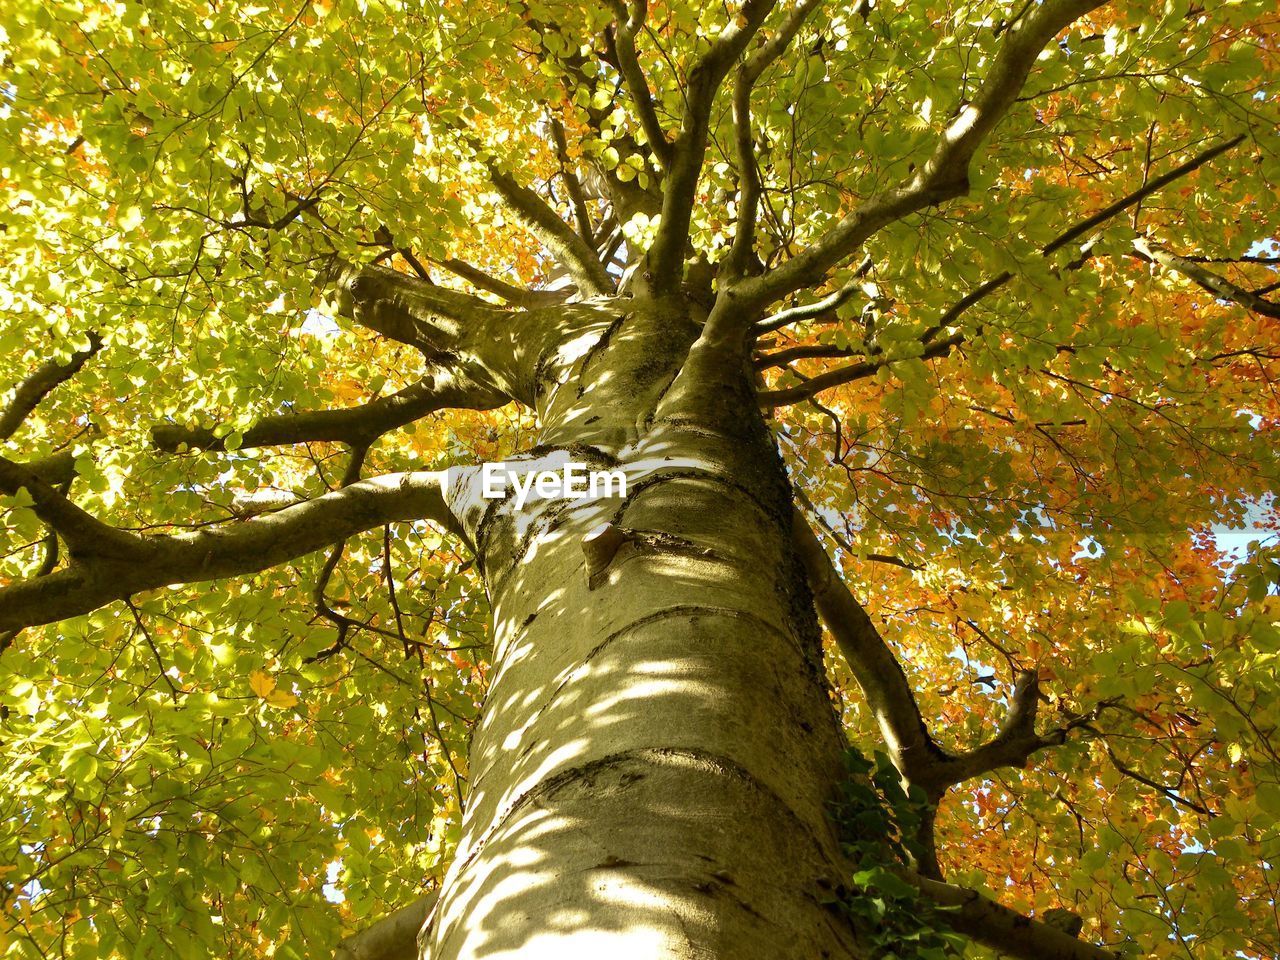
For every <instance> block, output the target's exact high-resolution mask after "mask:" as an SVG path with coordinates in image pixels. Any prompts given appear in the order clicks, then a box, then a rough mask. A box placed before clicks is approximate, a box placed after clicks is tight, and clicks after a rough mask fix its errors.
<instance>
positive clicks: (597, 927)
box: [422, 301, 857, 960]
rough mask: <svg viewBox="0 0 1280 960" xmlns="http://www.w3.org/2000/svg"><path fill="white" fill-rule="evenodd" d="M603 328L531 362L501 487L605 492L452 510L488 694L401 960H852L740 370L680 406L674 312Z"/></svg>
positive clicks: (780, 534) (806, 645)
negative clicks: (479, 607)
mask: <svg viewBox="0 0 1280 960" xmlns="http://www.w3.org/2000/svg"><path fill="white" fill-rule="evenodd" d="M601 310H602V315H601V317H600V319H599V323H597V324H596V325H595V326H594V327H592V328H591V329H590V330H589V331H588V333H587V334H585V335H584V334H582V333H581V327H580V326H579V327H578V328H577V329H576V330H575V337H576V338H578V339H580V338H581V337H583V336H586V338H587V340H586V341H585V346H584V344H582V343H580V344H579V346H578V348H577V349H575V350H568V351H566V350H563V349H562V350H560V351H559V352H557V353H555V354H554V355H548V356H544V357H543V358H542V360H541V361H540V376H539V384H538V395H537V404H538V409H539V413H540V415H541V422H542V441H543V442H542V444H541V445H540V446H538V447H536V448H535V449H534V450H533V451H532V452H531V453H530V454H529V455H528V456H526V457H523V458H520V459H518V460H517V461H513V462H511V463H510V464H509V465H508V466H509V467H510V468H511V469H522V470H523V469H529V470H535V469H558V467H559V465H560V464H562V463H563V462H564V461H565V460H566V459H568V460H574V461H579V462H584V463H586V464H587V465H588V466H589V467H591V468H593V469H615V470H621V471H623V472H624V473H625V475H626V477H627V481H628V489H627V494H626V496H621V495H615V496H612V497H607V498H599V499H584V500H576V501H575V500H560V499H554V500H538V499H531V500H530V501H529V502H527V503H526V504H525V505H524V507H523V508H522V509H520V510H517V509H516V508H515V506H514V502H513V500H512V499H511V498H507V499H505V500H484V499H482V498H481V497H480V495H479V486H480V485H479V476H478V474H476V473H469V474H459V475H458V477H457V478H456V480H455V482H454V484H453V488H452V490H451V494H450V496H451V506H452V507H453V509H454V511H455V514H456V515H458V517H459V519H460V521H461V522H462V524H463V526H464V527H465V528H466V529H467V531H468V535H469V537H470V539H471V540H472V541H473V543H474V544H475V547H476V550H477V556H478V558H479V560H480V562H481V564H482V567H483V572H484V576H485V580H486V584H487V586H488V589H489V592H490V597H491V600H492V604H493V625H494V653H493V674H492V677H493V679H492V683H491V687H490V689H489V693H488V697H487V701H486V704H485V708H484V711H483V715H482V719H481V721H480V723H479V724H478V727H477V730H476V732H475V735H474V740H473V744H472V749H471V761H470V766H471V788H470V796H469V797H468V802H467V812H466V816H465V820H464V824H463V835H462V840H461V842H460V844H459V847H458V850H457V855H456V859H455V861H454V864H453V866H452V868H451V870H450V871H449V873H448V875H447V877H446V879H445V882H444V885H443V888H442V891H441V896H440V901H439V904H438V906H437V908H436V911H435V913H434V916H433V918H432V919H431V920H430V921H429V923H430V927H429V929H428V930H427V931H425V933H424V936H423V937H422V941H423V942H422V948H423V954H422V955H423V957H424V958H429V960H464V958H465V960H472V958H481V957H484V958H495V957H519V958H521V960H533V958H540V957H546V958H553V957H554V958H556V960H565V958H577V957H581V958H588V957H590V958H597V957H608V958H610V960H624V958H627V960H629V958H635V960H654V958H667V957H670V958H686V957H687V958H693V957H698V958H721V957H723V958H730V957H732V958H753V957H762V958H763V957H768V958H770V960H778V958H790V957H794V958H797V960H800V958H805V960H814V958H822V957H830V958H839V957H850V956H855V955H857V952H856V948H855V945H854V943H853V939H852V934H851V932H850V930H849V928H848V927H847V926H846V925H845V922H844V921H843V920H842V919H841V918H840V917H839V916H838V915H837V914H836V913H835V912H833V911H831V910H830V909H829V908H828V907H827V906H824V903H825V902H827V901H829V900H830V899H831V892H832V891H833V890H834V889H836V888H837V887H839V885H840V884H841V881H842V879H843V878H844V877H845V876H847V867H846V865H845V864H844V863H843V862H842V855H841V852H840V848H839V844H838V842H837V839H836V836H835V831H834V829H833V827H832V825H831V823H830V821H829V816H828V811H829V804H830V802H831V801H832V800H833V799H834V797H835V794H836V790H837V786H838V782H839V777H840V774H841V750H842V738H841V735H840V732H839V728H838V725H837V722H836V717H835V714H834V711H833V709H832V705H831V701H830V698H829V697H828V694H827V688H826V681H825V674H824V671H823V666H822V655H821V645H820V633H819V629H818V626H817V620H816V617H815V614H814V609H813V601H812V598H811V596H810V594H809V590H808V587H807V585H806V580H805V576H804V571H803V568H802V567H801V565H800V564H799V563H798V561H797V558H796V556H795V554H794V549H793V546H792V537H791V524H792V504H791V494H790V488H789V485H788V482H787V479H786V476H785V474H784V471H783V468H782V464H781V460H780V458H779V456H778V454H777V451H776V450H775V448H774V445H773V441H772V438H771V436H770V434H769V432H768V430H767V429H766V427H765V424H764V422H763V420H762V419H761V418H760V416H759V414H758V413H757V412H756V404H755V403H754V402H752V398H751V397H750V389H751V388H750V380H749V375H748V368H747V365H746V364H745V362H738V361H737V360H732V359H731V360H730V361H729V362H727V363H726V364H725V365H724V368H723V369H722V370H720V371H719V375H718V376H716V377H713V378H711V381H712V384H711V386H712V389H699V390H687V389H682V388H681V385H680V383H679V382H678V380H679V378H678V377H677V374H678V372H679V371H680V370H681V369H682V368H683V367H685V366H687V364H686V360H687V358H688V357H689V352H690V347H691V346H692V345H693V343H694V340H695V339H696V338H697V336H698V330H699V327H698V323H697V321H698V320H699V319H700V318H699V317H697V316H695V315H694V312H693V310H694V308H693V307H691V306H689V305H688V304H687V303H685V302H683V301H678V302H667V303H665V304H658V303H645V302H641V301H630V302H626V303H623V304H622V305H620V306H617V307H613V306H610V307H609V308H601ZM624 310H625V311H626V312H625V313H624V312H622V311H624ZM610 311H612V312H610ZM575 342H577V341H575ZM703 372H704V373H705V370H704V371H703ZM707 382H708V381H707V379H706V378H705V377H701V376H700V378H699V383H707ZM606 524H607V525H609V527H608V528H606V529H605V530H604V535H603V536H602V525H606ZM584 547H585V549H584Z"/></svg>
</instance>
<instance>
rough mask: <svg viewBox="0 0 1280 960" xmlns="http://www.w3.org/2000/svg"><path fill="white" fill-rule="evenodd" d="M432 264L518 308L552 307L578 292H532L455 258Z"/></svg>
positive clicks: (570, 289)
mask: <svg viewBox="0 0 1280 960" xmlns="http://www.w3.org/2000/svg"><path fill="white" fill-rule="evenodd" d="M431 262H432V263H435V264H437V265H439V266H441V267H444V268H445V269H446V270H448V271H449V272H450V273H452V274H454V275H455V276H459V277H461V278H462V279H463V280H466V281H467V282H468V283H470V284H471V285H472V286H473V287H475V288H476V289H477V290H484V291H486V292H488V293H492V294H494V295H495V296H498V297H501V298H502V299H503V300H505V301H507V303H509V304H511V305H512V306H516V307H526V308H536V307H551V306H555V305H556V304H558V303H564V302H565V301H566V300H568V299H569V297H570V296H572V295H573V294H574V293H576V292H577V291H575V290H574V289H573V288H572V287H567V288H564V289H561V290H530V289H528V288H527V287H519V286H516V285H515V284H513V283H507V282H506V281H505V280H500V279H499V278H497V277H495V276H493V275H491V274H488V273H485V272H484V271H483V270H481V269H480V268H479V267H476V266H472V265H471V264H469V263H467V262H466V261H464V260H458V259H455V258H453V257H448V258H446V259H444V260H432V261H431Z"/></svg>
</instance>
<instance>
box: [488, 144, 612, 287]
mask: <svg viewBox="0 0 1280 960" xmlns="http://www.w3.org/2000/svg"><path fill="white" fill-rule="evenodd" d="M486 168H487V170H488V171H489V180H490V182H491V183H492V184H493V186H494V188H495V189H496V190H497V191H498V193H499V194H500V195H501V196H502V199H503V200H505V201H506V203H507V206H508V207H509V208H510V209H511V210H512V212H514V213H515V215H516V217H517V218H518V219H519V220H520V222H521V223H523V224H524V226H525V227H526V228H527V229H528V230H529V231H530V232H531V233H533V234H534V235H535V236H536V237H538V239H539V240H541V241H542V242H543V243H544V244H546V246H547V249H548V250H550V251H551V254H552V256H554V257H555V258H556V260H558V261H559V262H560V264H561V265H562V266H563V267H564V268H565V270H567V271H568V272H569V276H570V277H572V278H573V282H574V283H575V284H577V286H578V289H579V290H580V291H582V293H583V294H584V295H586V296H598V297H604V296H609V295H610V294H612V293H613V292H614V289H613V280H612V279H611V278H610V277H609V274H608V272H607V271H606V270H605V268H604V264H603V263H601V262H600V259H599V258H598V257H597V256H596V252H595V251H594V250H593V249H591V245H590V244H588V243H587V241H586V240H584V239H582V237H580V236H578V234H577V233H575V232H574V230H573V228H572V227H570V226H569V225H568V224H567V223H565V222H564V221H563V220H561V219H560V217H559V216H558V215H557V214H556V212H555V211H554V210H552V209H551V207H549V206H547V204H546V201H544V200H543V199H542V198H541V197H540V196H538V195H537V194H536V193H534V192H533V191H532V190H530V189H529V188H528V187H526V186H524V185H523V184H521V183H519V182H518V181H517V180H516V179H515V177H513V176H511V174H509V173H507V172H506V171H504V170H503V169H502V168H501V167H499V166H498V165H497V164H496V163H495V162H493V161H492V160H491V161H489V162H488V163H487V165H486Z"/></svg>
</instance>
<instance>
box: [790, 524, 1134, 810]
mask: <svg viewBox="0 0 1280 960" xmlns="http://www.w3.org/2000/svg"><path fill="white" fill-rule="evenodd" d="M792 540H793V542H794V544H795V547H796V552H797V554H798V556H799V558H800V562H801V563H802V564H803V565H804V568H805V572H806V574H807V575H808V578H809V585H810V588H811V589H812V590H813V597H814V602H815V604H816V605H817V608H818V613H819V615H820V616H821V617H822V622H823V623H824V624H826V627H827V630H828V631H829V632H830V633H831V636H832V638H833V639H834V640H835V641H836V646H837V647H839V648H840V653H841V654H842V655H843V656H844V658H845V661H846V662H847V663H848V664H849V668H850V670H851V671H852V673H853V676H854V679H855V680H857V682H858V686H859V687H860V688H861V689H862V693H863V696H864V697H865V698H866V701H867V705H868V706H869V707H870V708H871V713H872V715H873V716H874V717H875V719H876V723H877V725H878V726H879V727H880V734H881V736H882V737H883V739H884V742H885V746H886V747H887V748H888V750H889V756H890V759H892V760H893V764H894V766H895V767H897V768H898V771H899V772H900V773H901V774H902V776H903V777H904V778H905V779H906V780H907V782H908V783H912V784H915V785H916V786H918V787H920V788H921V789H922V790H924V791H925V793H926V794H927V795H928V797H929V799H930V801H931V802H933V803H937V801H938V800H940V799H941V798H942V796H943V794H945V793H946V792H947V790H949V789H950V788H951V787H953V786H955V785H956V784H958V783H963V782H965V781H966V780H971V779H973V778H975V777H979V776H982V775H983V774H986V773H989V772H990V771H992V770H995V769H997V768H999V767H1023V766H1026V763H1027V761H1028V760H1029V759H1030V758H1031V756H1032V754H1034V753H1036V752H1037V751H1040V750H1043V749H1044V748H1046V747H1051V746H1058V745H1060V744H1062V743H1064V742H1066V739H1067V736H1068V734H1069V733H1070V732H1071V731H1072V730H1074V729H1076V728H1078V727H1081V726H1085V725H1087V723H1088V722H1089V721H1090V720H1092V719H1093V718H1094V717H1096V716H1097V715H1098V713H1099V712H1100V711H1101V710H1103V709H1105V708H1106V707H1108V706H1110V705H1111V703H1110V702H1103V703H1101V704H1099V705H1098V707H1096V708H1095V709H1094V711H1093V712H1092V713H1090V714H1087V715H1085V716H1082V717H1077V718H1076V719H1075V720H1073V721H1072V722H1071V723H1069V724H1067V726H1065V727H1062V728H1060V729H1057V730H1055V731H1053V732H1052V733H1051V734H1050V735H1048V736H1044V737H1042V736H1040V735H1039V734H1037V733H1036V729H1035V726H1036V714H1037V707H1038V704H1039V699H1040V686H1039V682H1038V677H1037V674H1036V672H1035V671H1034V670H1023V671H1020V672H1019V674H1018V676H1017V679H1016V680H1015V682H1014V688H1013V693H1012V695H1011V696H1010V698H1009V712H1008V714H1007V715H1006V716H1005V719H1004V722H1003V723H1002V724H1001V726H1000V730H999V731H998V732H997V733H996V735H995V736H994V737H992V739H990V740H989V741H987V742H986V743H984V744H982V745H981V746H979V747H976V748H975V749H973V750H970V751H967V752H965V753H961V754H951V753H948V752H947V751H945V750H943V749H942V748H941V747H940V746H938V743H937V741H935V740H934V738H933V735H932V734H931V733H930V732H929V728H928V725H927V724H926V723H925V721H924V717H923V716H922V715H921V713H920V706H919V704H918V703H917V701H916V697H915V692H914V691H913V690H912V689H911V684H910V683H909V682H908V680H907V676H906V674H905V673H904V672H903V670H902V666H901V664H899V662H898V658H897V657H896V656H895V655H894V653H893V651H892V650H891V649H890V648H889V645H888V644H887V643H886V642H885V640H884V638H883V637H882V636H881V635H880V632H879V631H878V630H877V629H876V628H875V625H874V624H873V623H872V622H871V618H870V617H869V616H868V615H867V612H866V610H864V609H863V607H862V604H860V603H859V602H858V601H857V599H856V598H855V597H854V596H853V594H852V593H851V592H850V591H849V588H848V587H847V586H846V585H845V583H844V579H843V578H842V577H841V576H840V574H839V572H838V571H837V570H836V568H835V565H834V564H833V563H832V561H831V558H830V557H829V556H827V551H826V549H825V548H824V547H823V546H822V543H821V542H820V541H819V540H818V538H817V536H816V535H815V534H814V532H813V528H812V527H810V526H809V522H808V520H807V519H806V518H805V516H804V514H803V512H802V511H801V510H799V509H797V510H796V511H795V514H794V518H793V525H792Z"/></svg>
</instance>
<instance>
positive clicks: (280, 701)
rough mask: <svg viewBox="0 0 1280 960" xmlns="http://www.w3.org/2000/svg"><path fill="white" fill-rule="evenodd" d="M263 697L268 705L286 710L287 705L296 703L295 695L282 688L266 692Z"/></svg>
mask: <svg viewBox="0 0 1280 960" xmlns="http://www.w3.org/2000/svg"><path fill="white" fill-rule="evenodd" d="M265 699H266V701H267V703H268V704H269V705H270V706H273V707H275V708H276V709H277V710H287V709H288V708H289V707H293V706H297V703H298V698H297V697H295V696H294V695H293V694H292V693H287V692H285V691H284V690H276V691H274V692H273V693H270V694H268V695H267V696H266V698H265Z"/></svg>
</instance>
